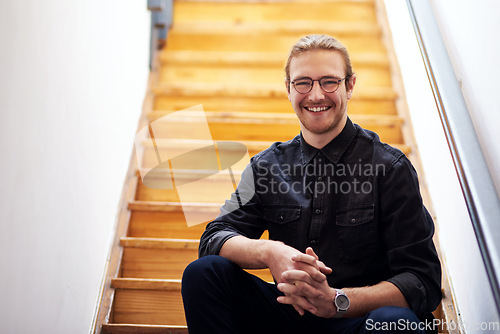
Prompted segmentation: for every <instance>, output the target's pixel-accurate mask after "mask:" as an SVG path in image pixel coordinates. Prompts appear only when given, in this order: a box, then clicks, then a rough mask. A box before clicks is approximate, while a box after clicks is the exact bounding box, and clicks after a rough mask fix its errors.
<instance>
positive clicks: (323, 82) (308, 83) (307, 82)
mask: <svg viewBox="0 0 500 334" xmlns="http://www.w3.org/2000/svg"><path fill="white" fill-rule="evenodd" d="M314 81H319V85H320V86H321V88H322V89H323V90H324V91H325V92H327V93H333V92H335V91H336V90H337V89H338V88H339V85H340V82H341V81H342V80H339V79H336V78H330V77H324V78H321V79H319V80H312V79H311V78H301V79H297V80H295V81H294V82H293V86H294V87H295V90H296V91H297V92H299V93H301V94H306V93H309V92H310V91H311V90H312V86H313V84H314Z"/></svg>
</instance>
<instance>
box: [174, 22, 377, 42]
mask: <svg viewBox="0 0 500 334" xmlns="http://www.w3.org/2000/svg"><path fill="white" fill-rule="evenodd" d="M313 31H321V33H324V34H329V35H332V36H339V38H340V37H342V38H349V37H357V36H363V37H365V36H366V37H369V38H373V37H378V36H380V35H381V32H382V29H381V28H380V26H379V25H378V24H377V22H368V23H366V22H358V21H354V22H352V21H351V22H349V21H348V22H332V21H313V20H293V21H288V20H282V21H272V20H267V21H259V22H255V21H253V22H251V21H240V22H235V21H214V20H211V21H210V20H182V21H176V22H175V23H174V25H173V26H172V30H171V33H172V34H184V35H222V36H230V35H242V37H244V35H259V36H265V35H272V36H276V37H277V38H279V36H283V35H306V34H309V33H311V32H313Z"/></svg>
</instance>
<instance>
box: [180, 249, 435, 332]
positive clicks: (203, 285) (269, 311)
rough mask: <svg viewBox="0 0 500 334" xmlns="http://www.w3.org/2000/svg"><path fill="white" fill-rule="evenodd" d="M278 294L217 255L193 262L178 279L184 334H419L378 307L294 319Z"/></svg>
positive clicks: (410, 320)
mask: <svg viewBox="0 0 500 334" xmlns="http://www.w3.org/2000/svg"><path fill="white" fill-rule="evenodd" d="M279 295H282V293H281V292H280V291H279V290H278V289H277V288H276V286H275V285H274V284H270V283H266V282H264V281H263V280H261V279H260V278H258V277H256V276H254V275H251V274H248V273H247V272H245V271H244V270H242V269H241V268H240V267H239V266H238V265H236V264H234V263H233V262H231V261H229V260H227V259H225V258H223V257H220V256H206V257H203V258H201V259H199V260H197V261H194V262H193V263H191V264H190V265H189V266H188V267H187V268H186V270H185V271H184V276H183V278H182V298H183V301H184V309H185V312H186V320H187V324H188V328H189V333H190V334H201V333H203V334H211V333H213V334H229V333H234V334H246V333H248V334H263V333H273V334H279V333H287V334H288V333H290V334H292V333H297V334H299V333H300V334H304V333H325V334H326V333H332V334H333V333H342V334H344V333H345V334H348V333H422V334H424V333H425V331H424V330H418V325H419V324H420V320H419V319H418V318H417V316H416V315H415V313H414V312H413V311H412V310H410V309H407V308H401V307H382V308H380V309H377V310H375V311H373V312H370V313H369V314H367V315H366V316H365V317H362V318H345V319H323V318H318V317H316V316H314V315H312V314H310V313H308V312H306V314H305V315H304V316H300V315H299V314H298V313H297V312H296V311H295V310H294V309H293V307H292V306H290V305H283V304H280V303H278V302H277V301H276V298H277V297H278V296H279ZM332 302H333V301H332ZM398 327H400V328H398ZM391 328H392V329H394V330H391ZM410 329H415V330H410Z"/></svg>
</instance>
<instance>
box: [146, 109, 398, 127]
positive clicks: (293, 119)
mask: <svg viewBox="0 0 500 334" xmlns="http://www.w3.org/2000/svg"><path fill="white" fill-rule="evenodd" d="M165 116H168V120H173V121H178V122H186V123H189V122H195V121H200V120H203V121H205V120H206V121H208V122H209V123H210V122H213V123H244V124H291V125H298V119H297V115H295V113H292V112H289V113H278V112H251V111H232V112H231V111H205V112H204V113H203V114H200V112H197V111H196V112H192V111H187V110H184V111H181V112H173V111H168V110H164V111H161V110H155V111H152V112H150V113H148V114H147V117H148V119H149V120H150V121H155V120H158V119H160V118H162V117H165ZM349 117H350V118H351V120H352V121H353V122H354V123H369V124H379V125H385V124H387V125H392V124H402V123H403V122H404V119H403V118H402V117H401V116H399V115H377V114H375V115H371V114H353V115H349Z"/></svg>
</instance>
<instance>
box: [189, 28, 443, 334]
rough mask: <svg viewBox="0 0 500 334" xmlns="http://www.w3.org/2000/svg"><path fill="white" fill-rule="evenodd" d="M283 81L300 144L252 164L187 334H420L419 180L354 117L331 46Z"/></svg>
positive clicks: (313, 46)
mask: <svg viewBox="0 0 500 334" xmlns="http://www.w3.org/2000/svg"><path fill="white" fill-rule="evenodd" d="M285 73H286V89H287V92H288V98H289V100H290V102H291V104H292V106H293V109H294V111H295V113H296V114H297V117H298V119H299V122H300V126H301V133H300V134H299V135H298V136H296V137H295V138H294V139H292V140H290V141H288V142H284V143H275V144H273V145H272V146H271V147H270V148H268V149H267V150H265V151H263V152H261V153H259V154H257V155H256V156H254V157H253V158H252V160H251V163H250V165H249V166H247V168H246V169H245V171H244V172H243V175H242V180H241V181H240V184H239V185H238V190H237V191H236V192H235V193H234V194H233V195H232V196H231V199H230V200H228V201H226V204H225V205H224V206H223V207H222V208H221V214H220V215H219V216H218V217H217V218H216V219H215V220H214V221H213V222H211V223H209V224H208V225H207V228H206V231H205V232H204V234H203V236H202V237H201V240H200V249H199V253H200V259H199V260H197V261H195V262H193V263H191V264H190V265H189V266H188V267H187V268H186V270H185V272H184V277H183V285H182V295H183V300H184V307H185V312H186V319H187V323H188V327H189V332H190V333H191V334H197V333H238V334H240V333H376V332H383V333H425V331H426V330H427V329H429V327H428V323H426V322H422V320H423V319H424V318H426V317H428V315H429V313H430V312H432V311H433V310H434V309H435V308H436V307H437V305H438V304H439V302H440V300H441V289H440V281H441V270H440V263H439V260H438V257H437V254H436V250H435V247H434V244H433V242H432V235H433V233H434V225H433V222H432V219H431V217H430V215H429V213H428V212H427V210H426V209H425V207H424V206H423V204H422V199H421V196H420V192H419V187H418V179H417V175H416V172H415V170H414V168H413V166H412V165H411V163H410V162H409V161H408V159H407V158H406V156H405V155H404V154H403V153H402V152H401V151H399V150H397V149H395V148H393V147H390V146H389V145H387V144H384V143H382V142H380V140H379V137H378V136H377V135H376V134H375V133H373V132H371V131H368V130H365V129H362V128H361V127H359V126H358V125H356V124H353V123H352V122H351V120H350V119H349V117H348V116H347V106H348V101H349V99H350V98H351V97H352V94H353V89H354V86H355V83H356V75H355V74H354V73H353V72H352V68H351V63H350V60H349V55H348V53H347V50H346V49H345V47H344V46H343V45H342V44H341V43H340V42H338V41H337V40H336V39H334V38H332V37H330V36H325V35H310V36H306V37H304V38H302V39H300V40H299V41H298V42H297V43H296V44H295V45H294V46H293V47H292V50H291V52H290V54H289V58H288V61H287V65H286V67H285ZM242 200H244V201H243V203H246V204H245V205H243V206H241V207H240V206H239V205H238V203H242ZM265 230H267V231H269V240H263V239H259V238H260V236H261V235H262V233H263V232H264V231H265ZM256 268H269V269H270V271H271V273H272V275H273V277H274V280H275V284H273V283H267V282H264V281H262V280H261V279H259V278H257V277H255V276H253V275H251V274H249V273H247V272H246V271H244V270H243V269H256Z"/></svg>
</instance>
